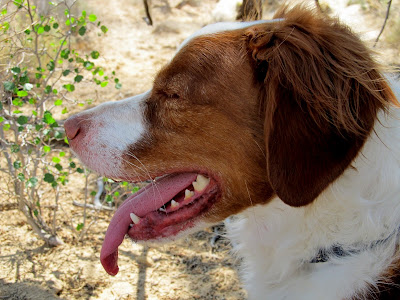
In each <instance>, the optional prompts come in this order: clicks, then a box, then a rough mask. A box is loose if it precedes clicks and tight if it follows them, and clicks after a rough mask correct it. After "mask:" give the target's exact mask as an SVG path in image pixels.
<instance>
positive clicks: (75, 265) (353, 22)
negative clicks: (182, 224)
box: [0, 0, 400, 299]
mask: <svg viewBox="0 0 400 300" xmlns="http://www.w3.org/2000/svg"><path fill="white" fill-rule="evenodd" d="M232 1H233V0H232ZM268 2H271V1H265V3H266V4H267V3H268ZM272 2H274V1H272ZM275 2H279V1H275ZM309 2H310V3H313V2H314V1H309ZM321 2H322V1H321ZM353 2H354V4H353V5H349V3H351V2H349V1H344V0H338V1H334V0H332V1H329V2H328V4H327V6H329V7H330V9H331V10H332V12H333V13H335V12H339V13H340V17H341V18H342V19H344V21H345V22H348V23H349V25H350V26H352V27H353V28H356V30H357V31H358V32H359V33H360V34H361V35H362V37H363V38H364V39H365V40H366V41H367V42H369V43H371V41H373V40H374V38H375V37H376V36H377V34H378V33H379V30H380V28H381V25H382V22H383V19H384V7H382V6H379V2H378V1H373V0H371V1H353ZM322 3H327V2H322ZM363 3H364V4H365V3H373V4H374V5H376V6H377V8H376V9H373V10H364V9H363V8H362V7H363V5H364V4H363ZM216 4H217V1H216V0H185V1H182V0H153V1H152V11H151V12H152V17H153V21H154V25H153V26H148V25H147V24H146V23H145V22H144V21H143V17H144V16H145V12H144V9H143V4H142V1H136V0H133V1H132V0H118V1H105V0H102V1H95V0H87V1H81V3H78V9H80V10H82V9H85V10H86V11H88V12H90V13H94V14H96V15H97V17H98V18H99V20H101V21H102V22H103V23H104V24H106V25H107V27H108V28H109V31H108V33H107V36H106V37H105V38H102V39H101V43H99V41H100V40H98V39H96V43H99V44H96V45H95V47H96V49H98V50H99V51H100V53H101V54H102V57H103V60H104V61H103V64H106V65H108V66H110V68H111V69H115V70H116V71H117V73H118V76H119V78H120V79H121V81H122V84H123V89H121V90H115V89H112V88H106V89H104V90H102V92H101V93H96V94H93V91H92V90H91V89H87V90H83V91H80V95H79V96H80V97H82V99H86V98H96V100H97V102H98V103H99V102H104V101H109V100H119V99H123V98H125V97H128V96H132V95H135V94H138V93H140V92H143V91H145V90H147V89H148V88H150V87H151V84H152V79H153V78H154V75H155V74H156V73H157V71H158V70H159V69H160V67H161V66H162V65H164V64H165V63H166V62H168V61H169V59H170V58H171V57H172V56H173V54H174V52H175V51H176V47H177V46H178V45H179V44H180V43H181V42H182V41H183V39H184V38H185V37H187V36H188V35H190V34H191V33H192V32H194V31H195V30H197V29H199V28H201V27H202V26H204V25H205V24H208V23H211V22H213V21H215V18H216V17H215V14H213V13H212V12H213V9H214V8H215V6H216ZM392 6H393V7H394V8H395V10H396V11H397V9H398V6H399V0H397V1H393V4H392ZM275 8H276V6H275V5H272V6H267V5H266V8H265V13H264V18H269V17H271V15H272V12H273V10H274V9H275ZM396 11H395V13H396ZM395 16H397V17H398V14H397V15H396V14H395ZM397 25H399V24H397ZM393 26H394V25H393ZM398 30H399V31H400V27H399V29H398ZM398 34H400V32H399V33H398ZM384 38H386V41H385V40H383V41H382V42H380V43H379V44H378V47H377V48H376V50H377V51H378V52H381V53H383V55H382V56H380V59H381V60H382V62H383V63H385V64H387V65H392V66H393V65H397V66H398V65H399V62H400V59H399V53H398V51H399V50H398V49H399V47H398V44H396V42H393V39H392V43H391V44H390V43H389V42H388V41H389V40H390V37H389V35H388V36H387V37H384ZM394 41H396V40H395V39H394ZM78 42H79V43H80V47H83V48H84V47H91V45H90V43H91V40H90V38H89V39H85V40H81V41H78ZM397 43H398V42H397ZM71 181H72V182H71V183H70V184H69V189H68V190H66V191H64V192H63V194H62V197H61V200H60V202H61V203H60V213H59V217H58V224H59V226H60V231H59V232H60V236H61V238H62V239H63V241H64V245H62V246H60V247H58V248H52V249H49V248H46V247H44V246H43V245H42V242H41V241H40V240H38V238H37V237H36V236H35V234H34V233H33V232H32V231H31V229H30V227H29V226H28V225H27V223H26V221H25V219H24V217H23V216H22V214H20V213H19V212H18V211H17V210H13V209H11V210H3V211H0V299H60V298H61V299H245V298H246V292H245V291H244V290H243V289H242V288H241V285H240V282H239V278H238V275H237V272H236V270H237V268H238V266H239V265H240V261H239V260H237V259H235V258H233V256H232V255H231V254H230V249H231V248H230V244H229V241H227V240H226V239H224V238H220V239H219V240H217V241H216V242H214V238H215V234H214V233H213V230H212V229H211V228H209V229H206V230H204V231H201V232H199V233H197V234H194V235H192V236H189V237H187V238H185V239H182V240H180V241H179V242H176V243H174V244H168V245H162V246H157V247H150V246H142V245H138V244H135V243H133V242H131V241H129V240H125V241H124V242H123V244H122V245H121V246H120V248H119V255H120V260H119V265H120V272H119V274H118V275H117V276H115V277H111V276H108V275H107V274H106V272H105V271H104V270H103V268H102V267H101V264H100V261H99V256H100V248H101V244H102V241H103V239H104V233H105V231H106V228H107V225H108V222H109V221H110V219H111V216H112V212H107V211H101V212H95V211H90V210H89V211H88V218H89V221H90V222H92V224H93V225H92V226H91V228H90V230H89V231H88V234H87V237H86V239H85V240H84V241H83V242H78V241H77V237H76V236H75V235H74V234H73V233H72V231H71V230H70V228H69V227H71V226H73V224H74V222H76V220H77V219H78V218H79V217H80V216H81V215H82V208H80V207H76V206H73V205H72V201H73V200H76V201H79V202H83V197H84V196H83V194H84V193H83V183H82V177H76V178H72V179H71ZM0 197H2V198H3V196H2V195H0Z"/></svg>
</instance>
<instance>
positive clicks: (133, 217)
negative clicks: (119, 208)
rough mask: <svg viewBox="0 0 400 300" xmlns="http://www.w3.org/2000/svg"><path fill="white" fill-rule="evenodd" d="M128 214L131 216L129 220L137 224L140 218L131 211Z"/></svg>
mask: <svg viewBox="0 0 400 300" xmlns="http://www.w3.org/2000/svg"><path fill="white" fill-rule="evenodd" d="M129 216H130V217H131V220H132V222H133V223H134V224H139V222H140V218H139V217H138V216H137V215H135V214H134V213H131V214H130V215H129Z"/></svg>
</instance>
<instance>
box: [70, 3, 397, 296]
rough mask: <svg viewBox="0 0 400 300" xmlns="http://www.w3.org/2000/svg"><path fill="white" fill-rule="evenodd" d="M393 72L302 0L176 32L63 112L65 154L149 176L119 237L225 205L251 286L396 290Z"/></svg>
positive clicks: (335, 291)
mask: <svg viewBox="0 0 400 300" xmlns="http://www.w3.org/2000/svg"><path fill="white" fill-rule="evenodd" d="M399 94H400V88H399V84H398V82H397V80H396V79H395V78H391V77H388V76H385V75H383V74H382V73H381V71H380V68H379V66H378V65H377V64H376V63H375V61H374V59H373V58H372V57H371V51H370V50H369V49H368V48H367V47H366V46H365V45H364V44H363V43H362V42H361V40H360V39H359V38H358V37H357V36H356V35H355V34H354V33H352V31H351V30H350V29H349V28H348V27H346V26H344V25H342V24H341V23H340V22H339V21H338V20H337V19H335V18H330V17H328V16H326V15H323V14H321V13H319V12H318V11H316V10H313V9H309V8H306V7H304V6H301V5H300V6H295V7H293V8H288V7H283V8H281V9H280V10H279V11H278V12H277V13H276V15H275V17H274V19H273V20H270V21H256V22H245V23H218V24H214V25H209V26H206V27H204V28H203V29H201V30H200V31H198V32H197V33H195V34H194V35H192V36H191V37H189V38H188V39H187V40H185V41H184V42H183V43H182V45H181V46H180V47H179V49H178V51H177V53H176V55H175V56H174V57H173V59H172V60H171V61H170V62H169V63H168V64H167V65H166V66H165V67H164V68H163V69H162V70H161V71H160V72H159V73H158V75H157V76H156V78H155V80H154V85H153V88H152V89H151V90H149V91H147V92H145V93H143V94H141V95H138V96H135V97H132V98H129V99H126V100H121V101H117V102H108V103H104V104H101V105H99V106H98V107H95V108H93V109H89V110H87V111H84V112H81V113H79V114H77V115H75V116H72V117H71V118H69V119H68V120H67V121H66V122H65V130H66V135H67V137H68V139H69V144H70V147H71V148H72V150H73V151H74V153H75V154H76V155H77V156H78V157H79V158H80V160H81V161H82V162H83V163H84V164H86V165H87V166H88V167H89V168H91V169H93V170H94V171H96V172H98V173H100V174H102V175H104V176H106V177H109V178H113V179H115V180H124V181H130V182H137V181H143V180H148V179H151V180H152V183H151V184H149V185H148V186H147V187H145V188H143V189H142V190H140V191H139V192H137V193H136V194H133V195H132V196H130V197H129V198H128V199H127V200H126V201H125V202H124V203H123V204H122V205H121V206H120V207H119V208H118V210H117V211H116V213H115V215H114V216H113V218H112V220H111V222H110V225H109V227H108V230H107V233H106V236H105V240H104V243H103V247H102V250H101V255H100V256H101V257H100V259H101V262H102V264H103V266H104V268H105V270H106V271H107V272H108V273H109V274H111V275H115V274H117V272H118V264H117V260H118V246H119V245H120V244H121V242H122V240H123V239H124V237H125V235H128V236H129V237H130V238H131V239H133V240H135V241H148V242H163V241H171V240H174V239H177V238H180V237H182V236H184V235H186V234H188V233H192V232H194V231H196V230H199V229H201V228H204V227H205V226H210V225H213V224H215V223H217V222H220V221H222V220H224V219H226V218H228V217H229V218H228V219H227V222H226V227H227V235H228V237H229V238H230V239H231V240H232V244H233V245H234V252H236V255H238V256H239V257H240V258H242V261H243V265H242V266H241V277H242V279H243V282H244V286H245V288H246V289H247V291H248V296H249V298H250V299H375V298H376V299H400V290H399V286H398V284H399V283H400V279H399V271H398V269H399V267H400V250H399V232H400V127H399V125H400V111H399V108H398V107H399V104H398V100H397V99H398V98H399V97H400V95H399Z"/></svg>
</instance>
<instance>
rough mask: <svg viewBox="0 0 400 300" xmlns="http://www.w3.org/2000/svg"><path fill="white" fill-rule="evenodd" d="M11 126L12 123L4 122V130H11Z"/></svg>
mask: <svg viewBox="0 0 400 300" xmlns="http://www.w3.org/2000/svg"><path fill="white" fill-rule="evenodd" d="M10 128H11V125H10V124H4V125H3V130H4V131H8V130H10Z"/></svg>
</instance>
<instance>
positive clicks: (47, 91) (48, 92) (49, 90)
mask: <svg viewBox="0 0 400 300" xmlns="http://www.w3.org/2000/svg"><path fill="white" fill-rule="evenodd" d="M44 92H45V93H46V94H50V93H51V86H50V85H48V86H46V87H45V88H44Z"/></svg>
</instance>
